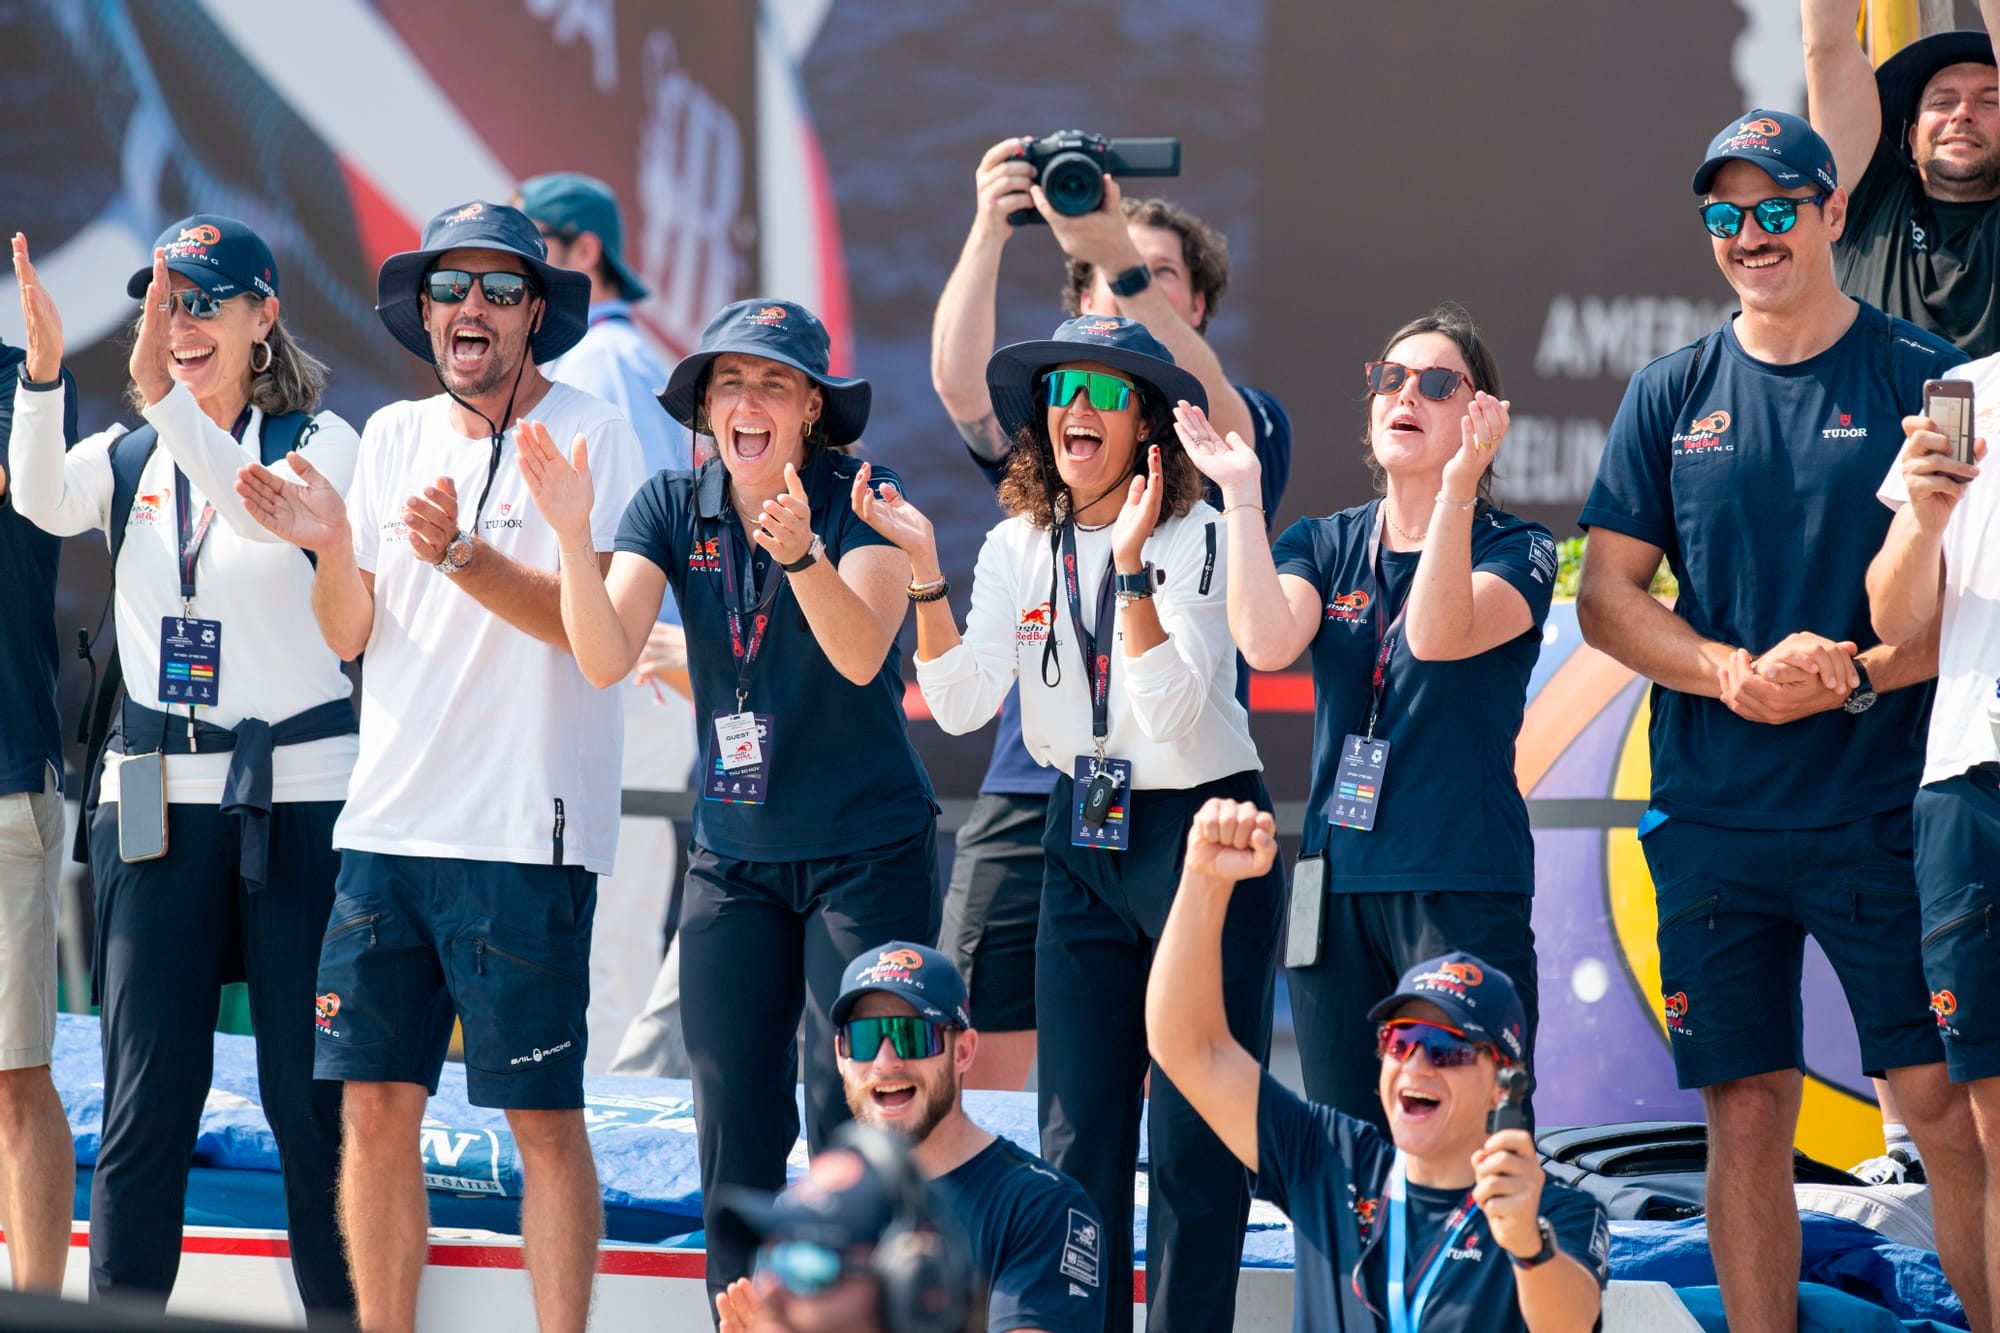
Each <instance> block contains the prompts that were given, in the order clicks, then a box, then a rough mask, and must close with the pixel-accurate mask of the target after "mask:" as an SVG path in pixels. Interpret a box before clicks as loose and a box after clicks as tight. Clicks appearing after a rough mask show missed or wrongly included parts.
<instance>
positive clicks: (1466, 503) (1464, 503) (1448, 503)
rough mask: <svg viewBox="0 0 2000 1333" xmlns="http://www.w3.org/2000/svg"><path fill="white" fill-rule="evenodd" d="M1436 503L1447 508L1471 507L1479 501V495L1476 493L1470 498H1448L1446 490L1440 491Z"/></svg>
mask: <svg viewBox="0 0 2000 1333" xmlns="http://www.w3.org/2000/svg"><path fill="white" fill-rule="evenodd" d="M1436 503H1437V504H1441V505H1443V506H1444V507H1445V508H1446V509H1470V508H1472V507H1473V506H1474V505H1476V504H1478V503H1479V497H1478V496H1476V495H1475V496H1473V497H1472V498H1471V499H1470V500H1447V499H1445V498H1444V492H1443V491H1439V492H1438V497H1437V500H1436Z"/></svg>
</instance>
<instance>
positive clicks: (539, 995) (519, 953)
mask: <svg viewBox="0 0 2000 1333" xmlns="http://www.w3.org/2000/svg"><path fill="white" fill-rule="evenodd" d="M452 949H453V953H454V954H455V955H457V958H458V966H457V967H456V968H455V969H454V970H455V971H456V972H457V973H458V975H457V976H456V977H455V978H454V983H455V984H454V985H453V987H452V994H453V997H454V998H455V999H456V1000H457V1001H458V1009H459V1019H460V1021H461V1022H462V1023H463V1024H464V1028H465V1063H466V1064H467V1066H469V1067H471V1068H474V1069H480V1070H484V1071H486V1072H488V1073H493V1074H518V1073H523V1072H527V1071H530V1070H532V1069H534V1068H536V1067H538V1066H542V1065H546V1064H548V1063H550V1062H560V1061H571V1060H580V1059H581V1058H582V1056H583V1036H584V1032H583V1015H584V1007H585V1005H586V1004H587V1003H588V1001H589V999H590V959H589V955H588V953H587V952H585V951H584V950H583V949H580V948H579V947H578V945H577V943H576V942H575V941H574V940H570V939H557V938H541V939H538V938H534V937H530V936H523V935H516V934H514V933H512V932H510V931H503V930H499V929H496V928H495V927H493V926H492V925H491V924H484V925H482V926H480V927H478V928H476V929H475V930H474V931H472V932H469V933H468V934H466V935H464V936H461V937H460V939H459V940H458V941H457V942H456V943H455V944H454V945H453V946H452Z"/></svg>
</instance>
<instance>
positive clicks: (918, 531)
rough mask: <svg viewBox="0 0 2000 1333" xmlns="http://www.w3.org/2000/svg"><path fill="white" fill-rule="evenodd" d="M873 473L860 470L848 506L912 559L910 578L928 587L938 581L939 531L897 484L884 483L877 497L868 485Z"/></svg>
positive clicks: (863, 465)
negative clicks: (926, 584)
mask: <svg viewBox="0 0 2000 1333" xmlns="http://www.w3.org/2000/svg"><path fill="white" fill-rule="evenodd" d="M872 472H873V469H872V468H871V467H870V466H869V465H868V464H866V463H863V464H862V465H861V470H860V471H859V472H857V473H855V474H854V489H853V492H852V494H851V496H850V497H849V502H850V503H851V504H852V505H853V506H854V513H855V517H857V518H859V519H860V520H861V521H862V522H863V523H866V524H867V525H868V526H869V527H871V528H873V529H875V531H877V532H879V533H881V534H882V535H883V536H884V537H886V538H888V539H889V541H890V542H891V543H893V544H894V545H895V546H896V548H897V549H898V550H900V551H902V553H903V554H904V555H907V556H908V557H910V570H911V574H912V576H913V577H914V578H916V579H917V580H918V581H919V582H925V583H928V582H930V581H932V580H934V579H936V578H937V577H938V573H937V570H938V558H937V530H936V529H935V528H933V527H932V526H931V521H930V519H928V518H926V517H925V516H924V511H923V510H921V509H919V508H917V507H916V506H915V505H913V504H911V503H910V502H909V500H908V498H907V497H905V496H904V495H903V493H902V492H901V491H900V490H898V489H897V487H896V483H895V482H893V481H885V482H883V483H882V491H881V494H879V495H878V494H876V492H875V491H874V489H873V488H872V487H870V486H869V484H868V478H869V476H870V475H871V474H872Z"/></svg>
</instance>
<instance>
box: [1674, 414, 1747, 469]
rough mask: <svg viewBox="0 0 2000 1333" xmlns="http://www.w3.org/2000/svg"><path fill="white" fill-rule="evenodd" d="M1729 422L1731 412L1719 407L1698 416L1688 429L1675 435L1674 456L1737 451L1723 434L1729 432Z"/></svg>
mask: <svg viewBox="0 0 2000 1333" xmlns="http://www.w3.org/2000/svg"><path fill="white" fill-rule="evenodd" d="M1729 424H1730V416H1729V413H1727V412H1724V411H1722V410H1721V409H1719V408H1718V409H1717V410H1716V411H1713V412H1710V413H1708V414H1707V415H1706V416H1700V417H1696V418H1695V419H1694V421H1693V422H1692V423H1691V424H1690V425H1689V426H1688V428H1687V429H1686V430H1684V431H1679V432H1677V433H1676V434H1675V435H1674V456H1675V457H1676V458H1679V457H1680V456H1682V455H1684V454H1733V453H1735V452H1736V446H1735V445H1734V444H1729V443H1725V442H1724V440H1723V436H1725V435H1727V434H1728V433H1729Z"/></svg>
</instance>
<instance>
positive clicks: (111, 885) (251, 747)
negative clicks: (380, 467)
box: [7, 213, 360, 1315]
mask: <svg viewBox="0 0 2000 1333" xmlns="http://www.w3.org/2000/svg"><path fill="white" fill-rule="evenodd" d="M14 266H15V273H16V275H17V277H18V278H19V279H20V283H21V293H22V306H23V314H24V318H25V322H26V323H27V326H28V330H29V339H28V346H29V357H28V360H27V362H26V363H25V364H24V365H23V367H22V371H21V379H22V382H21V384H20V385H19V386H18V387H17V386H15V385H8V386H7V392H8V393H10V394H12V395H13V398H14V404H15V408H14V424H13V441H12V450H11V461H12V463H13V465H14V476H13V501H14V503H15V504H16V506H17V507H18V508H19V509H20V511H21V513H22V514H23V515H24V516H26V517H28V518H29V519H30V520H32V521H33V522H35V523H36V524H38V525H40V526H41V527H43V528H45V529H46V530H48V531H50V532H54V533H57V534H59V535H63V536H69V535H74V534H78V533H82V532H87V531H92V530H97V531H102V532H103V533H104V534H105V535H106V537H107V538H108V539H109V542H110V546H111V551H112V575H113V591H114V593H115V597H114V599H113V600H114V607H113V616H114V621H115V624H116V628H117V638H118V651H117V656H116V658H114V659H113V660H114V661H115V662H117V663H118V667H119V669H118V671H117V672H116V673H115V676H116V684H115V685H112V686H110V688H108V689H107V691H106V692H105V693H104V694H102V695H101V696H100V699H99V701H98V707H99V709H101V710H102V711H101V712H100V714H99V716H100V717H102V718H105V719H106V720H107V721H108V737H106V738H105V743H104V744H103V747H102V750H101V752H100V753H101V762H98V763H93V764H92V766H91V768H90V770H89V781H90V782H91V784H92V786H93V787H94V788H95V789H94V790H89V789H87V790H85V791H84V792H82V793H80V795H81V796H82V798H83V803H84V818H83V823H84V825H85V834H84V836H85V839H86V841H87V846H88V850H89V865H90V871H91V878H92V882H93V885H94V887H95V891H96V903H97V923H96V939H95V942H94V950H93V953H94V960H93V966H92V975H93V979H94V987H95V992H96V994H95V996H94V997H93V998H96V999H97V1000H99V1001H100V1003H101V1005H102V1024H101V1038H102V1044H103V1051H104V1129H103V1137H102V1142H101V1144H100V1146H99V1149H98V1156H97V1165H96V1171H95V1173H94V1176H93V1179H92V1182H91V1195H90V1222H91V1226H90V1289H91V1293H92V1295H93V1296H111V1297H115V1298H117V1299H119V1300H123V1301H127V1302H136V1303H139V1304H141V1305H149V1306H151V1307H152V1308H153V1309H155V1310H158V1309H161V1308H163V1307H164V1306H165V1303H166V1300H167V1295H168V1293H169V1292H170V1291H171V1290H172V1288H173V1286H174V1281H175V1277H176V1275H177V1273H178V1271H179V1267H180V1260H181V1223H182V1219H183V1216H184V1211H185V1210H184V1207H183V1205H184V1203H185V1200H186V1195H187V1181H188V1163H189V1160H190V1158H191V1157H192V1155H193V1153H194V1148H195V1140H196V1133H197V1130H198V1128H199V1120H200V1114H201V1109H202V1105H203V1102H204V1100H205V1099H206V1098H207V1096H208V1093H209V1077H210V1071H211V1067H212V1065H213V1056H214V1051H213V1049H212V1041H211V1034H212V1033H213V1031H214V1028H215V1019H216V1013H217V1006H218V1003H219V1001H220V992H221V987H222V986H223V984H224V983H226V982H230V981H247V982H248V986H249V996H250V1010H251V1014H252V1016H253V1018H254V1019H255V1020H256V1028H257V1074H258V1085H259V1088H260V1089H261V1099H262V1102H263V1106H262V1109H263V1112H264V1114H265V1115H266V1117H267V1118H268V1119H269V1120H270V1123H271V1126H272V1128H273V1130H274V1131H275V1133H276V1135H277V1138H278V1153H279V1161H280V1165H281V1167H282V1171H283V1176H284V1195H285V1209H286V1222H287V1229H288V1231H289V1234H290V1239H291V1252H292V1272H293V1275H294V1277H295V1278H296V1279H297V1281H298V1287H299V1294H300V1296H301V1298H302V1300H303V1303H304V1305H305V1306H306V1308H307V1309H308V1310H310V1311H338V1312H340V1313H341V1314H343V1315H351V1313H352V1311H353V1308H354V1307H353V1296H352V1294H351V1292H350V1289H349V1282H348V1266H347V1261H346V1258H345V1255H344V1253H343V1251H342V1248H341V1244H340V1236H339V1233H338V1230H337V1229H336V1226H335V1221H334V1180H335V1173H336V1169H337V1163H338V1157H339V1145H340V1114H341V1089H340V1087H339V1086H338V1085H337V1084H332V1083H320V1082H316V1081H314V1079H313V1073H312V1066H313V1056H314V1049H313V1048H314V1040H315V1039H314V1033H313V1028H312V1025H311V1024H310V1022H309V1021H308V1020H307V1019H306V1013H307V1008H308V1006H309V1005H311V1004H312V1003H313V1001H314V996H315V994H316V991H315V988H314V980H315V970H316V965H317V962H318V958H319V947H320V939H321V936H322V935H323V934H324V933H325V930H326V923H327V918H328V914H329V911H330V909H331V907H332V903H333V898H334V880H335V875H336V873H337V871H338V869H339V861H340V858H339V856H338V854H337V853H336V852H335V851H334V850H333V847H332V830H333V825H334V821H335V819H336V818H337V817H338V815H339V814H340V812H341V810H342V808H343V803H344V800H345V797H346V795H347V787H348V780H349V775H350V772H351V770H352V768H353V765H354V758H355V754H356V748H357V747H356V738H355V731H356V727H357V720H356V715H355V710H354V707H353V703H352V700H351V698H350V694H351V689H352V686H351V684H350V682H349V681H348V678H347V677H346V676H345V675H343V674H342V673H341V669H340V660H339V659H338V658H337V657H335V656H334V654H333V653H332V651H330V650H329V649H328V648H327V647H326V645H325V644H324V643H323V642H322V641H321V639H320V636H319V634H318V631H317V627H316V625H315V624H314V620H313V614H312V609H311V590H312V581H313V567H312V566H311V565H310V564H308V563H307V561H306V560H305V559H304V558H303V557H301V555H300V554H299V553H298V552H297V551H295V550H293V549H291V548H290V547H288V546H286V545H284V544H283V543H281V542H279V541H277V540H276V539H275V538H274V537H272V536H271V535H270V534H269V533H268V532H266V531H265V530H264V528H263V527H262V526H261V525H260V524H259V523H258V522H257V520H256V518H255V517H254V515H253V514H252V513H251V512H250V510H249V508H248V507H247V506H246V505H245V504H244V503H243V501H242V500H240V499H239V498H238V497H237V495H236V493H235V490H234V483H235V477H236V472H237V469H238V468H240V467H243V466H244V465H245V464H248V463H254V462H258V461H260V460H262V461H264V462H265V463H267V464H268V466H269V467H270V468H271V469H272V471H273V473H274V474H275V475H276V476H277V477H279V478H280V479H281V484H283V485H287V486H290V485H294V484H299V483H301V482H302V481H303V479H304V477H305V476H307V475H309V474H311V473H312V472H313V471H314V470H315V469H317V472H318V474H319V475H321V476H324V477H325V478H326V479H327V482H328V484H330V485H331V486H333V487H334V488H336V489H338V490H343V491H344V490H345V489H346V488H347V487H348V484H349V481H350V479H351V478H352V476H353V473H354V468H355V463H356V459H357V457H358V455H359V449H360V442H359V440H358V439H357V438H356V436H355V433H354V431H353V429H352V428H350V427H349V426H348V425H347V423H346V422H344V421H342V420H341V419H340V418H339V417H337V416H335V415H333V414H332V413H330V412H321V411H319V401H320V395H321V392H322V390H323V389H324V388H325V382H326V367H325V366H323V365H321V364H320V363H319V362H318V361H317V360H315V359H314V358H312V357H311V356H310V355H308V354H307V353H306V352H305V351H304V350H303V349H302V348H300V347H299V345H298V344H297V343H296V342H294V341H293V340H292V338H291V336H290V335H289V334H288V333H286V332H285V326H284V323H283V320H282V319H281V317H280V308H279V306H280V302H279V295H278V293H279V290H280V283H279V274H278V267H277V264H276V262H275V261H274V260H273V258H272V256H271V251H270V248H269V246H267V245H266V244H265V242H264V240H263V238H262V237H260V236H258V235H257V233H256V232H255V231H253V230H252V229H251V228H250V227H249V226H247V225H246V224H245V223H243V222H241V221H238V220H236V219H234V218H229V217H224V216H221V215H219V214H212V213H198V214H195V215H193V216H191V217H186V218H182V219H181V220H180V221H178V222H176V223H174V224H173V225H171V226H169V227H168V228H167V229H166V230H165V231H163V232H161V233H160V236H159V239H158V240H157V241H156V242H155V243H154V246H153V249H152V262H151V263H150V264H148V265H146V266H145V267H143V268H141V269H139V270H138V271H136V272H134V273H133V274H131V276H130V278H129V280H127V281H126V282H124V283H122V284H121V285H122V286H123V287H124V288H125V290H126V291H127V292H128V293H129V294H130V295H132V296H133V297H136V298H140V299H141V301H142V304H141V306H140V319H139V323H138V326H137V330H136V335H135V338H134V342H133V346H132V354H131V359H130V371H131V383H130V387H129V391H128V394H127V398H128V400H129V401H130V402H131V404H132V405H133V406H134V407H135V408H136V409H137V410H138V411H139V412H140V413H141V414H142V416H143V417H144V423H143V424H142V425H141V426H140V427H139V429H137V430H133V431H129V432H128V431H126V430H125V429H124V428H122V427H119V426H113V427H111V428H110V429H108V430H105V431H103V432H101V433H99V434H97V435H94V436H92V437H90V438H89V439H86V440H84V441H82V442H81V443H79V444H78V445H77V446H76V447H75V448H73V449H71V450H69V451H68V452H67V453H65V452H64V450H63V441H62V425H61V423H62V416H63V399H64V397H65V395H66V394H67V393H69V392H70V389H69V388H68V387H67V386H65V385H64V384H63V383H62V382H61V379H60V374H59V370H60V366H61V361H62V356H63V346H62V329H61V325H60V321H59V319H58V317H57V314H56V307H55V304H54V301H53V300H52V298H51V297H50V294H49V292H48V291H47V290H46V289H45V288H43V287H42V286H41V282H40V278H39V276H38V275H37V274H36V272H35V269H34V265H33V263H32V262H31V260H30V259H29V257H28V245H27V240H26V238H25V237H19V236H17V237H16V238H15V240H14ZM119 686H122V691H123V699H122V702H121V701H118V700H117V699H116V697H115V691H116V689H117V688H118V687H119ZM114 703H115V704H116V707H115V709H114ZM94 757H95V756H94ZM100 773H101V781H100V777H99V775H100ZM162 809H164V820H163V821H161V822H163V823H164V829H165V838H164V846H161V845H159V840H158V839H157V838H152V839H143V841H144V845H141V843H142V835H144V834H145V833H147V832H148V831H151V832H153V833H155V834H156V833H157V832H158V830H157V828H154V827H153V825H154V823H155V821H160V816H161V813H162ZM121 816H122V817H121ZM128 825H129V827H128ZM9 1044H10V1045H11V1042H10V1043H9ZM10 1227H11V1223H10ZM10 1239H12V1237H11V1236H10Z"/></svg>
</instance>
